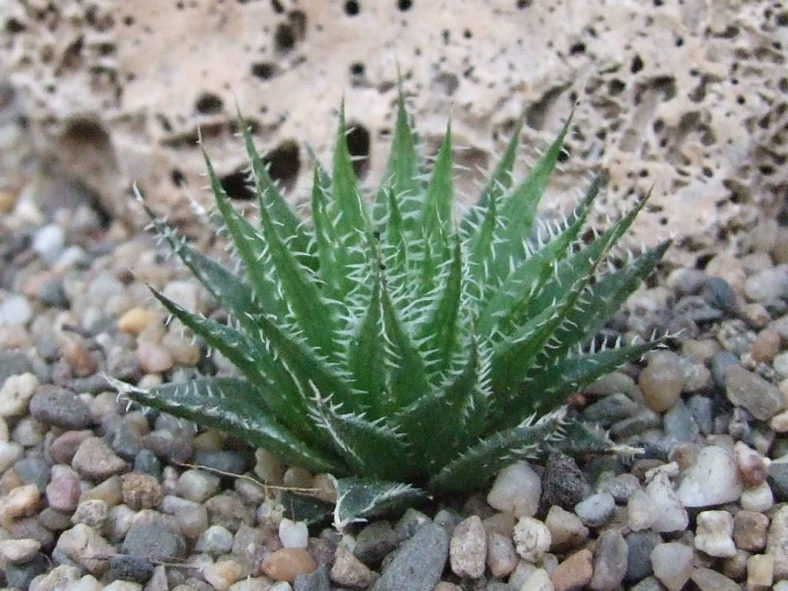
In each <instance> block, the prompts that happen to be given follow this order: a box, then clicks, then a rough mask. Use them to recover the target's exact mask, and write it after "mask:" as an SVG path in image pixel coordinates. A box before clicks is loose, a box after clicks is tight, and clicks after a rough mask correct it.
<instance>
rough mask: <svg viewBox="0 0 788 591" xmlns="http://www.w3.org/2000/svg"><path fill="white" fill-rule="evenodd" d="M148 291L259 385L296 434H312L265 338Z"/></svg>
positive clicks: (289, 377) (266, 404) (288, 378)
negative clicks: (199, 313)
mask: <svg viewBox="0 0 788 591" xmlns="http://www.w3.org/2000/svg"><path fill="white" fill-rule="evenodd" d="M151 291H152V292H153V295H154V296H155V297H156V299H158V300H159V301H160V302H161V303H162V305H164V307H165V308H167V310H168V311H169V312H170V313H171V314H172V315H173V316H175V317H176V318H177V319H178V320H180V321H181V322H182V323H183V324H184V326H187V327H188V328H190V329H191V330H192V331H193V332H194V334H196V335H197V336H200V337H202V338H203V339H204V340H205V342H206V343H207V344H208V346H210V347H213V348H215V349H217V350H219V351H221V353H222V355H224V356H225V357H227V359H228V360H229V361H230V362H232V364H233V365H235V366H236V367H237V368H238V369H239V370H240V371H241V372H242V373H243V374H244V375H245V376H246V378H247V379H248V380H249V381H250V382H251V383H253V384H256V385H257V386H258V388H257V391H259V392H260V393H261V394H262V396H263V397H262V398H261V400H260V402H261V403H263V405H264V407H267V409H268V410H270V411H271V412H273V413H275V415H276V416H277V417H278V418H279V420H280V421H282V422H283V423H284V424H285V425H287V426H288V427H289V428H290V429H292V430H294V431H295V432H296V433H297V434H299V435H302V436H303V437H307V438H312V437H314V427H313V426H312V425H311V424H310V423H309V422H308V421H307V420H306V410H307V406H306V404H305V399H304V398H303V396H301V394H300V391H299V389H298V385H297V384H296V382H295V381H294V380H293V376H292V375H291V373H290V372H289V371H287V369H286V368H285V367H284V366H282V364H281V363H280V362H279V360H277V359H275V358H274V357H273V356H272V355H271V354H270V353H269V352H268V350H267V349H266V348H265V346H264V344H265V339H252V338H250V336H249V335H248V333H246V332H241V331H237V330H235V329H232V328H230V327H229V326H225V325H223V324H219V323H218V322H216V321H215V320H211V319H210V318H204V317H202V316H198V315H197V314H192V313H191V312H189V311H187V310H185V309H184V308H183V307H181V306H180V305H178V304H176V303H175V302H173V301H172V300H170V299H169V298H167V297H166V296H164V295H163V294H161V293H159V292H158V291H156V290H155V289H154V290H151ZM246 320H247V321H248V320H249V319H248V317H247V318H246ZM262 410H265V408H264V409H262Z"/></svg>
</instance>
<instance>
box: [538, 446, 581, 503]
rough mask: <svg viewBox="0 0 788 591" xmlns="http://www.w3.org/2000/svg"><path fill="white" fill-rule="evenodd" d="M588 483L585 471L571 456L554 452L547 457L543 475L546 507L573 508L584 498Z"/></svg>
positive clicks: (542, 500) (542, 499)
mask: <svg viewBox="0 0 788 591" xmlns="http://www.w3.org/2000/svg"><path fill="white" fill-rule="evenodd" d="M585 489H586V483H585V480H584V479H583V473H582V472H581V471H580V468H578V467H577V464H575V461H574V460H573V459H572V458H570V457H569V456H565V455H563V454H558V453H553V454H550V457H549V458H548V459H547V467H546V468H545V473H544V475H543V476H542V498H541V500H540V504H541V505H542V506H544V507H550V506H552V505H558V506H559V507H561V508H563V509H567V510H571V509H572V508H573V507H574V506H575V505H576V504H577V503H579V502H580V501H582V500H583V496H584V493H585Z"/></svg>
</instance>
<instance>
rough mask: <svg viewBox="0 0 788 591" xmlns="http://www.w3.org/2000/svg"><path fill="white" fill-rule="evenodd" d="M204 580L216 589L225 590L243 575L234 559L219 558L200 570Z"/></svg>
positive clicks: (218, 590)
mask: <svg viewBox="0 0 788 591" xmlns="http://www.w3.org/2000/svg"><path fill="white" fill-rule="evenodd" d="M202 574H203V576H204V577H205V580H206V581H207V582H208V583H210V584H211V585H212V586H213V588H214V589H216V590H217V591H227V589H229V588H230V585H232V584H233V583H235V582H236V581H237V580H238V579H240V578H241V576H242V575H243V568H242V567H241V565H240V564H238V563H237V562H236V561H235V560H219V561H218V562H215V563H214V564H209V565H208V566H206V567H205V568H204V569H203V571H202Z"/></svg>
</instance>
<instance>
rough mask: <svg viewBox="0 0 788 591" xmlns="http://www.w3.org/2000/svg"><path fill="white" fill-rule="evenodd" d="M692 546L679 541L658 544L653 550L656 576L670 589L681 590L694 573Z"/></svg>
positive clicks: (653, 564) (669, 590)
mask: <svg viewBox="0 0 788 591" xmlns="http://www.w3.org/2000/svg"><path fill="white" fill-rule="evenodd" d="M693 557H694V556H693V552H692V548H690V547H688V546H685V545H684V544H680V543H678V542H668V543H666V544H657V546H656V547H655V548H654V550H653V551H652V552H651V566H652V568H653V569H654V576H656V577H657V579H659V581H660V583H662V584H663V585H665V587H666V588H667V589H668V591H679V590H680V589H681V588H682V587H684V585H685V584H686V583H687V581H689V578H690V575H692V561H693Z"/></svg>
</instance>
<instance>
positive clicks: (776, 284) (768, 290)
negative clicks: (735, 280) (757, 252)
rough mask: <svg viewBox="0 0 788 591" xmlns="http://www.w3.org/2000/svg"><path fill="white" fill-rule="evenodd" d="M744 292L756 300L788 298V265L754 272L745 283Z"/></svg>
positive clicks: (766, 300)
mask: <svg viewBox="0 0 788 591" xmlns="http://www.w3.org/2000/svg"><path fill="white" fill-rule="evenodd" d="M744 293H745V294H746V296H747V297H748V298H750V299H751V300H754V301H756V302H771V301H774V300H779V299H781V298H788V266H786V265H780V266H779V267H773V268H771V269H764V270H763V271H759V272H757V273H755V274H753V275H752V276H750V277H749V278H748V279H747V282H746V283H745V284H744Z"/></svg>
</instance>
